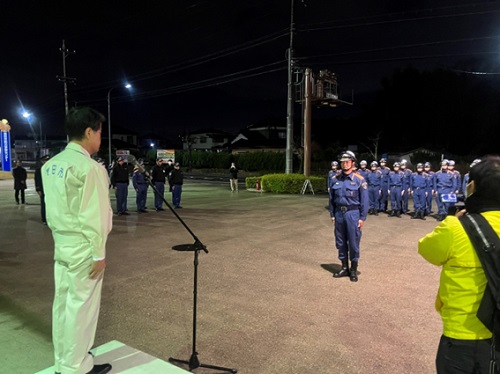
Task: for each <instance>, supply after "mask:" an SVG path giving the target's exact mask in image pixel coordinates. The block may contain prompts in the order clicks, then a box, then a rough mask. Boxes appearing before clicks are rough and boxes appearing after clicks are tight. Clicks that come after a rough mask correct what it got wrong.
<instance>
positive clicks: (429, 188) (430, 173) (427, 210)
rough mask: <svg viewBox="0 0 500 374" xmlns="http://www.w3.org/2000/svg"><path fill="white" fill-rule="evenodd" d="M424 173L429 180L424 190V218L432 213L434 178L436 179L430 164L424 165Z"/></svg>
mask: <svg viewBox="0 0 500 374" xmlns="http://www.w3.org/2000/svg"><path fill="white" fill-rule="evenodd" d="M424 172H425V173H426V174H427V176H428V178H429V183H428V184H427V188H426V190H425V192H426V197H425V211H424V216H428V215H429V214H431V212H432V197H433V195H434V178H435V177H436V174H435V173H434V171H432V170H431V163H430V162H426V163H425V164H424Z"/></svg>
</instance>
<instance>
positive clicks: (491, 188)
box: [469, 155, 500, 203]
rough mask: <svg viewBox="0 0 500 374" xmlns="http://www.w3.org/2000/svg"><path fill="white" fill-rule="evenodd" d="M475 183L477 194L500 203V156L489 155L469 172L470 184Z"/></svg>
mask: <svg viewBox="0 0 500 374" xmlns="http://www.w3.org/2000/svg"><path fill="white" fill-rule="evenodd" d="M472 181H474V185H475V194H476V195H479V196H482V197H485V198H487V199H488V200H493V201H497V202H498V203H500V189H499V188H498V186H500V156H496V155H488V156H485V157H483V158H482V159H481V162H479V163H477V164H476V165H474V166H473V167H472V168H471V170H470V172H469V182H472Z"/></svg>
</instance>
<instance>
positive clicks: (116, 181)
mask: <svg viewBox="0 0 500 374" xmlns="http://www.w3.org/2000/svg"><path fill="white" fill-rule="evenodd" d="M124 161H125V160H124V159H123V157H118V159H117V160H116V165H115V166H114V167H113V170H112V172H111V185H112V186H113V188H114V189H115V190H116V214H118V215H119V216H121V215H125V216H128V215H129V213H128V209H127V197H128V184H129V181H130V178H129V175H128V167H127V165H125V164H124Z"/></svg>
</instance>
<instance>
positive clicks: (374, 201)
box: [365, 161, 382, 216]
mask: <svg viewBox="0 0 500 374" xmlns="http://www.w3.org/2000/svg"><path fill="white" fill-rule="evenodd" d="M370 167H371V171H370V172H369V173H368V174H367V175H366V178H365V179H366V183H367V184H368V195H369V197H370V209H369V210H368V214H373V215H374V216H378V208H379V204H380V184H381V183H382V172H381V171H380V169H379V168H378V162H377V161H372V163H371V164H370Z"/></svg>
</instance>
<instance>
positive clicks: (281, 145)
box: [227, 121, 286, 153]
mask: <svg viewBox="0 0 500 374" xmlns="http://www.w3.org/2000/svg"><path fill="white" fill-rule="evenodd" d="M227 147H228V148H229V149H230V150H231V152H232V153H245V152H258V151H272V152H284V151H285V150H286V125H281V124H277V123H273V122H272V121H266V122H263V123H258V124H254V125H250V126H248V127H247V128H246V129H244V130H242V131H241V132H240V133H239V134H238V135H236V137H235V138H234V139H233V140H232V141H231V142H230V144H227Z"/></svg>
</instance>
